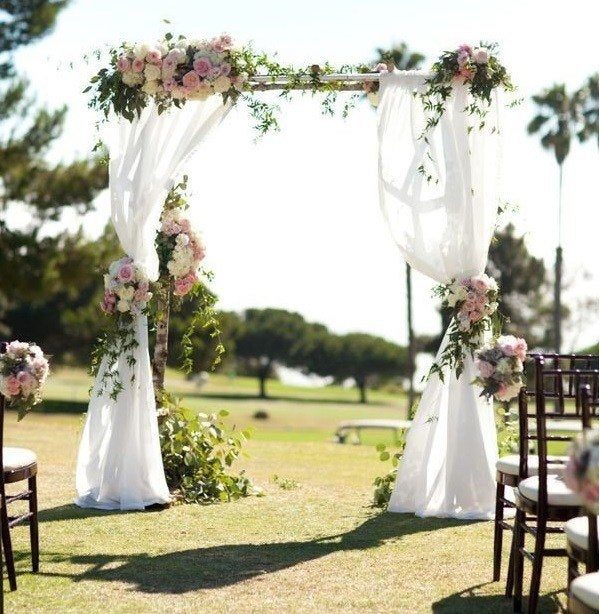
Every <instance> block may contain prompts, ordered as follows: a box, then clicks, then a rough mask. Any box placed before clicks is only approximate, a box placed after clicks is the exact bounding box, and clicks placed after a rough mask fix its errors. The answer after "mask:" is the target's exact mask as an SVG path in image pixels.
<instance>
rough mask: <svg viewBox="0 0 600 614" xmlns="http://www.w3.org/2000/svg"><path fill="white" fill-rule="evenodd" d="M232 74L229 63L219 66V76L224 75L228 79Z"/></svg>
mask: <svg viewBox="0 0 600 614" xmlns="http://www.w3.org/2000/svg"><path fill="white" fill-rule="evenodd" d="M230 73H231V64H230V63H229V62H223V63H222V64H221V65H220V66H219V74H221V75H223V76H224V77H228V76H229V74H230Z"/></svg>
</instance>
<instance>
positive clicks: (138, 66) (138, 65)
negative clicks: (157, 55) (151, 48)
mask: <svg viewBox="0 0 600 614" xmlns="http://www.w3.org/2000/svg"><path fill="white" fill-rule="evenodd" d="M144 65H145V62H144V60H141V59H139V58H136V59H135V60H133V62H132V63H131V70H133V72H143V70H144Z"/></svg>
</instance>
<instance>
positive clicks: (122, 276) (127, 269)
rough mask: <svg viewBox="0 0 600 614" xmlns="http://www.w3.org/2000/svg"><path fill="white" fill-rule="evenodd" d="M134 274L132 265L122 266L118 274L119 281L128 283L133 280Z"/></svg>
mask: <svg viewBox="0 0 600 614" xmlns="http://www.w3.org/2000/svg"><path fill="white" fill-rule="evenodd" d="M134 273H135V271H134V269H133V266H132V265H131V264H122V265H121V267H120V268H119V271H118V273H117V279H118V280H119V281H122V282H125V283H127V282H128V281H131V280H132V279H133V276H134Z"/></svg>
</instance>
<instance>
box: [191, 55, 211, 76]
mask: <svg viewBox="0 0 600 614" xmlns="http://www.w3.org/2000/svg"><path fill="white" fill-rule="evenodd" d="M212 67H213V66H212V64H211V63H210V60H209V59H208V58H198V59H197V60H194V70H195V71H196V72H197V73H198V74H199V75H200V76H201V77H206V76H207V75H208V73H209V72H210V70H211V68H212Z"/></svg>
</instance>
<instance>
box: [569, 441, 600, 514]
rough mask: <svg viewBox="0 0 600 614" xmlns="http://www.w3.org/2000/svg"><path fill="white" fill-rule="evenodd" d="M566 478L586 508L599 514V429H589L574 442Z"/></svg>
mask: <svg viewBox="0 0 600 614" xmlns="http://www.w3.org/2000/svg"><path fill="white" fill-rule="evenodd" d="M564 477H565V483H566V484H567V486H568V487H569V488H570V489H571V490H573V491H575V492H576V493H577V494H578V495H579V496H580V497H581V499H582V500H583V504H584V506H585V507H586V508H587V509H588V510H589V511H590V512H592V513H593V514H598V430H597V429H588V430H586V431H584V432H583V433H580V434H579V435H578V436H577V437H576V438H575V439H574V440H573V443H572V445H571V450H570V454H569V461H568V462H567V465H566V467H565V470H564Z"/></svg>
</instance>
